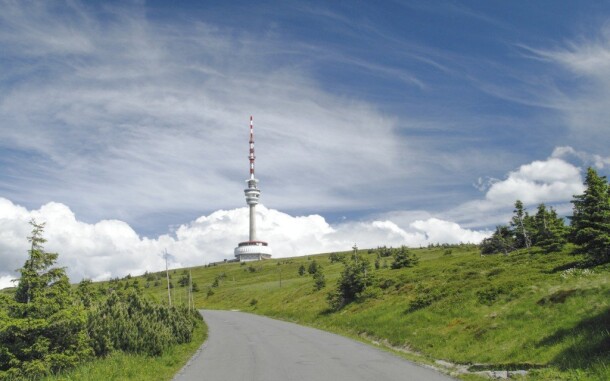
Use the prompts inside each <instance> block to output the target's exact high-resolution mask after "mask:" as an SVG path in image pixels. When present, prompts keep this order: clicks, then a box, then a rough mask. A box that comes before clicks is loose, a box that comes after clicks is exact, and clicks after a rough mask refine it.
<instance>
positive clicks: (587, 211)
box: [569, 168, 610, 263]
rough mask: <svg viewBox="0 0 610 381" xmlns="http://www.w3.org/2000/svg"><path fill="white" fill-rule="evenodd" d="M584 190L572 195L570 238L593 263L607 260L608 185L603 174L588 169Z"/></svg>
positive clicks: (609, 227)
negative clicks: (581, 192) (579, 193)
mask: <svg viewBox="0 0 610 381" xmlns="http://www.w3.org/2000/svg"><path fill="white" fill-rule="evenodd" d="M584 184H585V186H586V189H585V191H584V193H583V194H581V195H575V196H574V198H573V200H572V204H574V208H573V215H572V216H571V217H569V218H570V219H571V221H572V224H571V232H570V241H571V242H572V243H574V244H576V245H579V246H580V249H579V250H578V251H580V252H582V253H584V254H586V255H588V256H589V257H590V259H591V261H592V262H593V263H605V262H608V261H610V193H609V192H610V187H609V186H608V182H607V181H606V177H605V176H599V175H598V174H597V172H596V171H595V170H594V169H593V168H589V169H588V170H587V177H586V179H585V182H584Z"/></svg>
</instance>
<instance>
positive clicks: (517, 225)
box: [510, 200, 532, 249]
mask: <svg viewBox="0 0 610 381" xmlns="http://www.w3.org/2000/svg"><path fill="white" fill-rule="evenodd" d="M513 213H514V214H513V218H512V220H511V221H510V227H511V231H512V233H513V236H514V238H515V248H517V249H521V248H528V249H529V248H530V247H531V246H532V241H531V232H530V226H529V225H530V222H531V218H530V216H529V215H528V213H527V212H526V211H525V208H524V207H523V203H522V202H521V200H517V201H515V210H513Z"/></svg>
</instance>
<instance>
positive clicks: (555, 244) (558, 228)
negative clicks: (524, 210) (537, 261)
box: [532, 204, 566, 253]
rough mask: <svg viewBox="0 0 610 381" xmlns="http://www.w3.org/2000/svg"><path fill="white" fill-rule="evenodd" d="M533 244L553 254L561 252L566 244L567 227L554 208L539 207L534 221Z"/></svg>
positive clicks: (541, 205) (542, 205)
mask: <svg viewBox="0 0 610 381" xmlns="http://www.w3.org/2000/svg"><path fill="white" fill-rule="evenodd" d="M532 225H533V234H532V236H533V238H532V241H533V244H534V245H536V246H539V247H540V248H542V249H543V250H544V251H545V252H547V253H551V252H554V251H561V249H562V248H563V247H564V245H565V244H566V227H565V225H564V223H563V219H562V218H560V217H558V216H557V212H556V211H555V209H553V208H552V207H550V208H548V209H547V207H546V205H544V204H540V205H538V210H537V211H536V215H535V216H534V219H533V224H532Z"/></svg>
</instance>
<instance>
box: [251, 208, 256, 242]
mask: <svg viewBox="0 0 610 381" xmlns="http://www.w3.org/2000/svg"><path fill="white" fill-rule="evenodd" d="M255 208H256V204H252V205H250V242H252V241H256V210H255Z"/></svg>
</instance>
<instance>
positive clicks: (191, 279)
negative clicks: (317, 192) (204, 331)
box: [189, 269, 195, 311]
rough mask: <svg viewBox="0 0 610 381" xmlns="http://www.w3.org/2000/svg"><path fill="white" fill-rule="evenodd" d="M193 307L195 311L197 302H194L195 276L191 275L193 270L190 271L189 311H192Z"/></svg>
mask: <svg viewBox="0 0 610 381" xmlns="http://www.w3.org/2000/svg"><path fill="white" fill-rule="evenodd" d="M191 306H193V311H194V310H195V301H194V300H193V276H192V274H191V269H189V311H190V310H191Z"/></svg>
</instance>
